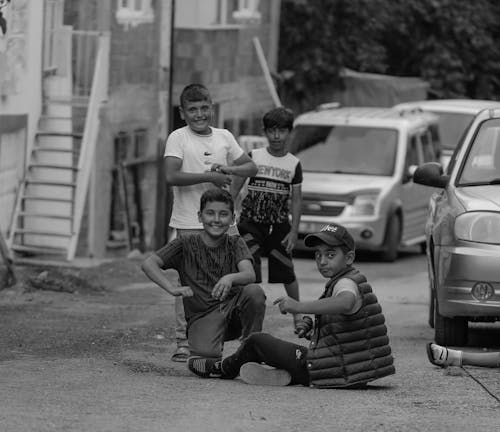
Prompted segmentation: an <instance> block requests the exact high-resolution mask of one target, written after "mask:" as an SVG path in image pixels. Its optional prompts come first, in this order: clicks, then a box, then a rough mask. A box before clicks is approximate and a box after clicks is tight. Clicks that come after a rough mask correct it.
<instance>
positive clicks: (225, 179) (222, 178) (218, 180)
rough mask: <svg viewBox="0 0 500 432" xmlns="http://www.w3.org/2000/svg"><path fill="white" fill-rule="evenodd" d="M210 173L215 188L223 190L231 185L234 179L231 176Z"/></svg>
mask: <svg viewBox="0 0 500 432" xmlns="http://www.w3.org/2000/svg"><path fill="white" fill-rule="evenodd" d="M209 173H210V174H211V176H210V177H211V178H210V182H211V183H213V184H214V185H215V186H217V187H220V188H222V187H224V186H229V185H230V184H231V181H232V178H231V176H230V175H227V174H222V173H220V172H215V171H209Z"/></svg>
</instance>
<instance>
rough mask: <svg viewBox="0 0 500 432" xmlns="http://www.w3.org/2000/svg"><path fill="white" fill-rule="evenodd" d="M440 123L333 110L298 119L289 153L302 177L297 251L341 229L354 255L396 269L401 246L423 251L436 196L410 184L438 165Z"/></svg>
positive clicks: (423, 117) (428, 117) (427, 117)
mask: <svg viewBox="0 0 500 432" xmlns="http://www.w3.org/2000/svg"><path fill="white" fill-rule="evenodd" d="M437 123H438V118H437V116H435V115H433V114H430V113H422V112H404V111H403V112H400V111H398V110H395V109H390V108H368V107H350V108H347V107H345V108H330V107H329V106H328V105H325V106H324V108H320V109H318V110H317V111H311V112H307V113H304V114H302V115H300V116H298V117H297V119H296V121H295V127H294V131H293V132H292V134H291V136H290V142H289V145H290V147H289V149H290V151H291V152H292V153H294V154H295V155H296V156H298V157H299V158H300V160H301V163H302V168H303V171H304V181H303V184H302V195H303V207H302V215H301V223H300V227H299V245H298V246H297V248H298V249H302V248H305V246H304V245H303V241H301V240H302V239H303V238H304V237H305V236H306V235H307V234H309V233H312V232H317V231H319V230H320V229H321V228H322V227H323V226H325V225H327V224H328V223H331V222H336V223H340V224H342V225H344V226H345V227H346V228H347V229H348V230H349V232H350V233H351V234H352V236H353V237H354V239H355V241H356V247H357V249H361V250H371V251H379V252H380V254H381V255H380V257H381V259H383V260H385V261H394V260H395V259H396V258H397V256H398V248H399V247H400V246H409V245H415V244H420V245H422V247H425V232H424V228H425V220H426V217H427V213H428V203H429V198H430V196H431V194H432V193H433V189H431V188H426V187H424V186H421V185H417V184H414V183H413V182H412V174H413V172H414V170H415V169H416V167H417V166H418V165H420V164H422V163H424V162H430V161H437V160H438V159H439V151H440V150H439V149H440V143H439V134H438V126H437Z"/></svg>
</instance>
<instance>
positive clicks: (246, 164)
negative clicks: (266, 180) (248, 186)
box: [218, 153, 257, 177]
mask: <svg viewBox="0 0 500 432" xmlns="http://www.w3.org/2000/svg"><path fill="white" fill-rule="evenodd" d="M218 168H219V169H220V171H221V172H223V173H224V174H232V175H235V176H238V177H253V176H254V175H255V174H257V165H255V162H254V161H253V160H252V158H251V157H250V156H248V155H247V154H246V153H243V154H242V155H241V156H240V157H239V158H238V159H236V160H235V161H234V162H233V165H231V166H225V165H220V166H219V167H218Z"/></svg>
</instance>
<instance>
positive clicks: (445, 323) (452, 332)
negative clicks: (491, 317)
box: [434, 300, 469, 346]
mask: <svg viewBox="0 0 500 432" xmlns="http://www.w3.org/2000/svg"><path fill="white" fill-rule="evenodd" d="M468 328H469V324H468V322H467V320H466V319H465V318H463V317H455V318H447V317H444V316H442V315H441V314H440V313H439V306H438V303H437V300H435V303H434V340H435V341H436V343H437V344H439V345H445V346H448V345H451V346H465V345H466V344H467V333H468Z"/></svg>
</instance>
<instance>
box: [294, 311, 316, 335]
mask: <svg viewBox="0 0 500 432" xmlns="http://www.w3.org/2000/svg"><path fill="white" fill-rule="evenodd" d="M312 328H313V320H312V318H311V317H309V316H307V315H305V316H303V317H302V319H301V320H299V321H298V322H296V323H295V334H296V335H297V336H298V337H299V338H306V339H310V338H311V330H312ZM308 335H309V337H308Z"/></svg>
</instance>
